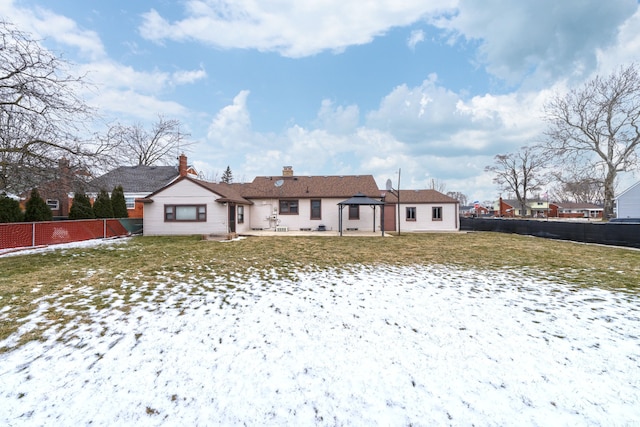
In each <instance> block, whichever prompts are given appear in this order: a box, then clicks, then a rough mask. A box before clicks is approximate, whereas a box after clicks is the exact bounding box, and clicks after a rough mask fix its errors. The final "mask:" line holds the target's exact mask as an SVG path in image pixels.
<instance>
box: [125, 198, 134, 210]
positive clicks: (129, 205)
mask: <svg viewBox="0 0 640 427" xmlns="http://www.w3.org/2000/svg"><path fill="white" fill-rule="evenodd" d="M124 203H125V204H126V205H127V209H135V208H136V198H135V197H125V198H124Z"/></svg>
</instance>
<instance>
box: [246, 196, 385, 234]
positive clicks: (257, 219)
mask: <svg viewBox="0 0 640 427" xmlns="http://www.w3.org/2000/svg"><path fill="white" fill-rule="evenodd" d="M286 200H289V199H286ZM311 200H312V199H298V214H297V215H291V214H281V213H280V201H279V200H278V199H254V200H252V201H253V203H254V204H253V205H252V206H251V224H250V227H251V228H252V229H273V228H275V227H276V225H279V226H283V227H288V229H289V230H300V229H301V228H310V229H312V230H317V228H318V226H320V225H324V226H325V227H326V229H327V230H334V231H337V230H338V227H339V219H340V217H339V213H340V211H339V207H338V203H340V202H343V201H344V200H345V199H344V198H340V199H337V198H334V199H321V208H320V209H321V219H311ZM314 200H317V199H314ZM375 213H376V230H380V207H377V208H376V211H375ZM272 215H275V220H270V217H271V216H272ZM342 220H343V223H342V227H343V229H345V230H346V229H347V228H357V229H359V230H364V231H373V209H372V207H370V206H368V205H363V206H360V219H359V220H350V219H349V208H348V207H347V206H345V207H344V209H343V211H342Z"/></svg>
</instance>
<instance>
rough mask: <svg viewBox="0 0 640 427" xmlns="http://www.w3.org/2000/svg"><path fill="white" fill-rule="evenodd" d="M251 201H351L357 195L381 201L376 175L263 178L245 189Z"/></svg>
mask: <svg viewBox="0 0 640 427" xmlns="http://www.w3.org/2000/svg"><path fill="white" fill-rule="evenodd" d="M241 191H242V195H243V196H244V197H245V198H248V199H264V198H292V197H295V198H315V197H323V198H328V197H331V198H334V197H335V198H347V197H351V196H353V195H355V194H357V193H362V194H364V195H366V196H368V197H377V198H379V197H380V190H378V186H377V185H376V181H375V180H374V179H373V176H372V175H344V176H337V175H334V176H259V177H256V178H255V179H254V180H253V182H251V183H250V184H246V186H243V187H242V188H241Z"/></svg>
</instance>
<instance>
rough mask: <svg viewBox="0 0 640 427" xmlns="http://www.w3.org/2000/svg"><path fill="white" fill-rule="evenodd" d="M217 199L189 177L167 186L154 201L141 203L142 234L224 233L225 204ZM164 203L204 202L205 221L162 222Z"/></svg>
mask: <svg viewBox="0 0 640 427" xmlns="http://www.w3.org/2000/svg"><path fill="white" fill-rule="evenodd" d="M218 198H219V196H217V195H216V194H214V193H212V192H211V191H208V190H206V189H204V188H202V187H200V186H199V185H197V184H194V183H193V182H190V181H188V180H184V181H180V182H178V183H176V184H174V185H172V186H169V187H167V188H165V189H164V190H162V191H161V192H159V193H158V194H156V195H155V196H153V198H152V199H153V203H146V204H145V205H144V231H143V234H144V235H145V236H162V235H189V234H224V233H227V226H228V215H227V206H225V205H224V204H223V203H218V202H216V201H215V200H216V199H218ZM165 205H205V206H206V207H207V220H206V222H199V221H194V222H175V221H174V222H165V220H164V206H165ZM245 210H246V209H245ZM245 217H246V214H245Z"/></svg>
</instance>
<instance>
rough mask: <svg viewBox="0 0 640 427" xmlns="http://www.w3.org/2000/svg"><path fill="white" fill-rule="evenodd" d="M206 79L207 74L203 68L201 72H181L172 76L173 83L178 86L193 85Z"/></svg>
mask: <svg viewBox="0 0 640 427" xmlns="http://www.w3.org/2000/svg"><path fill="white" fill-rule="evenodd" d="M206 77H207V72H206V71H205V70H204V69H202V68H201V69H199V70H179V71H176V72H174V73H173V74H172V76H171V81H172V82H173V83H174V84H177V85H182V84H191V83H195V82H196V81H198V80H202V79H204V78H206Z"/></svg>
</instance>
